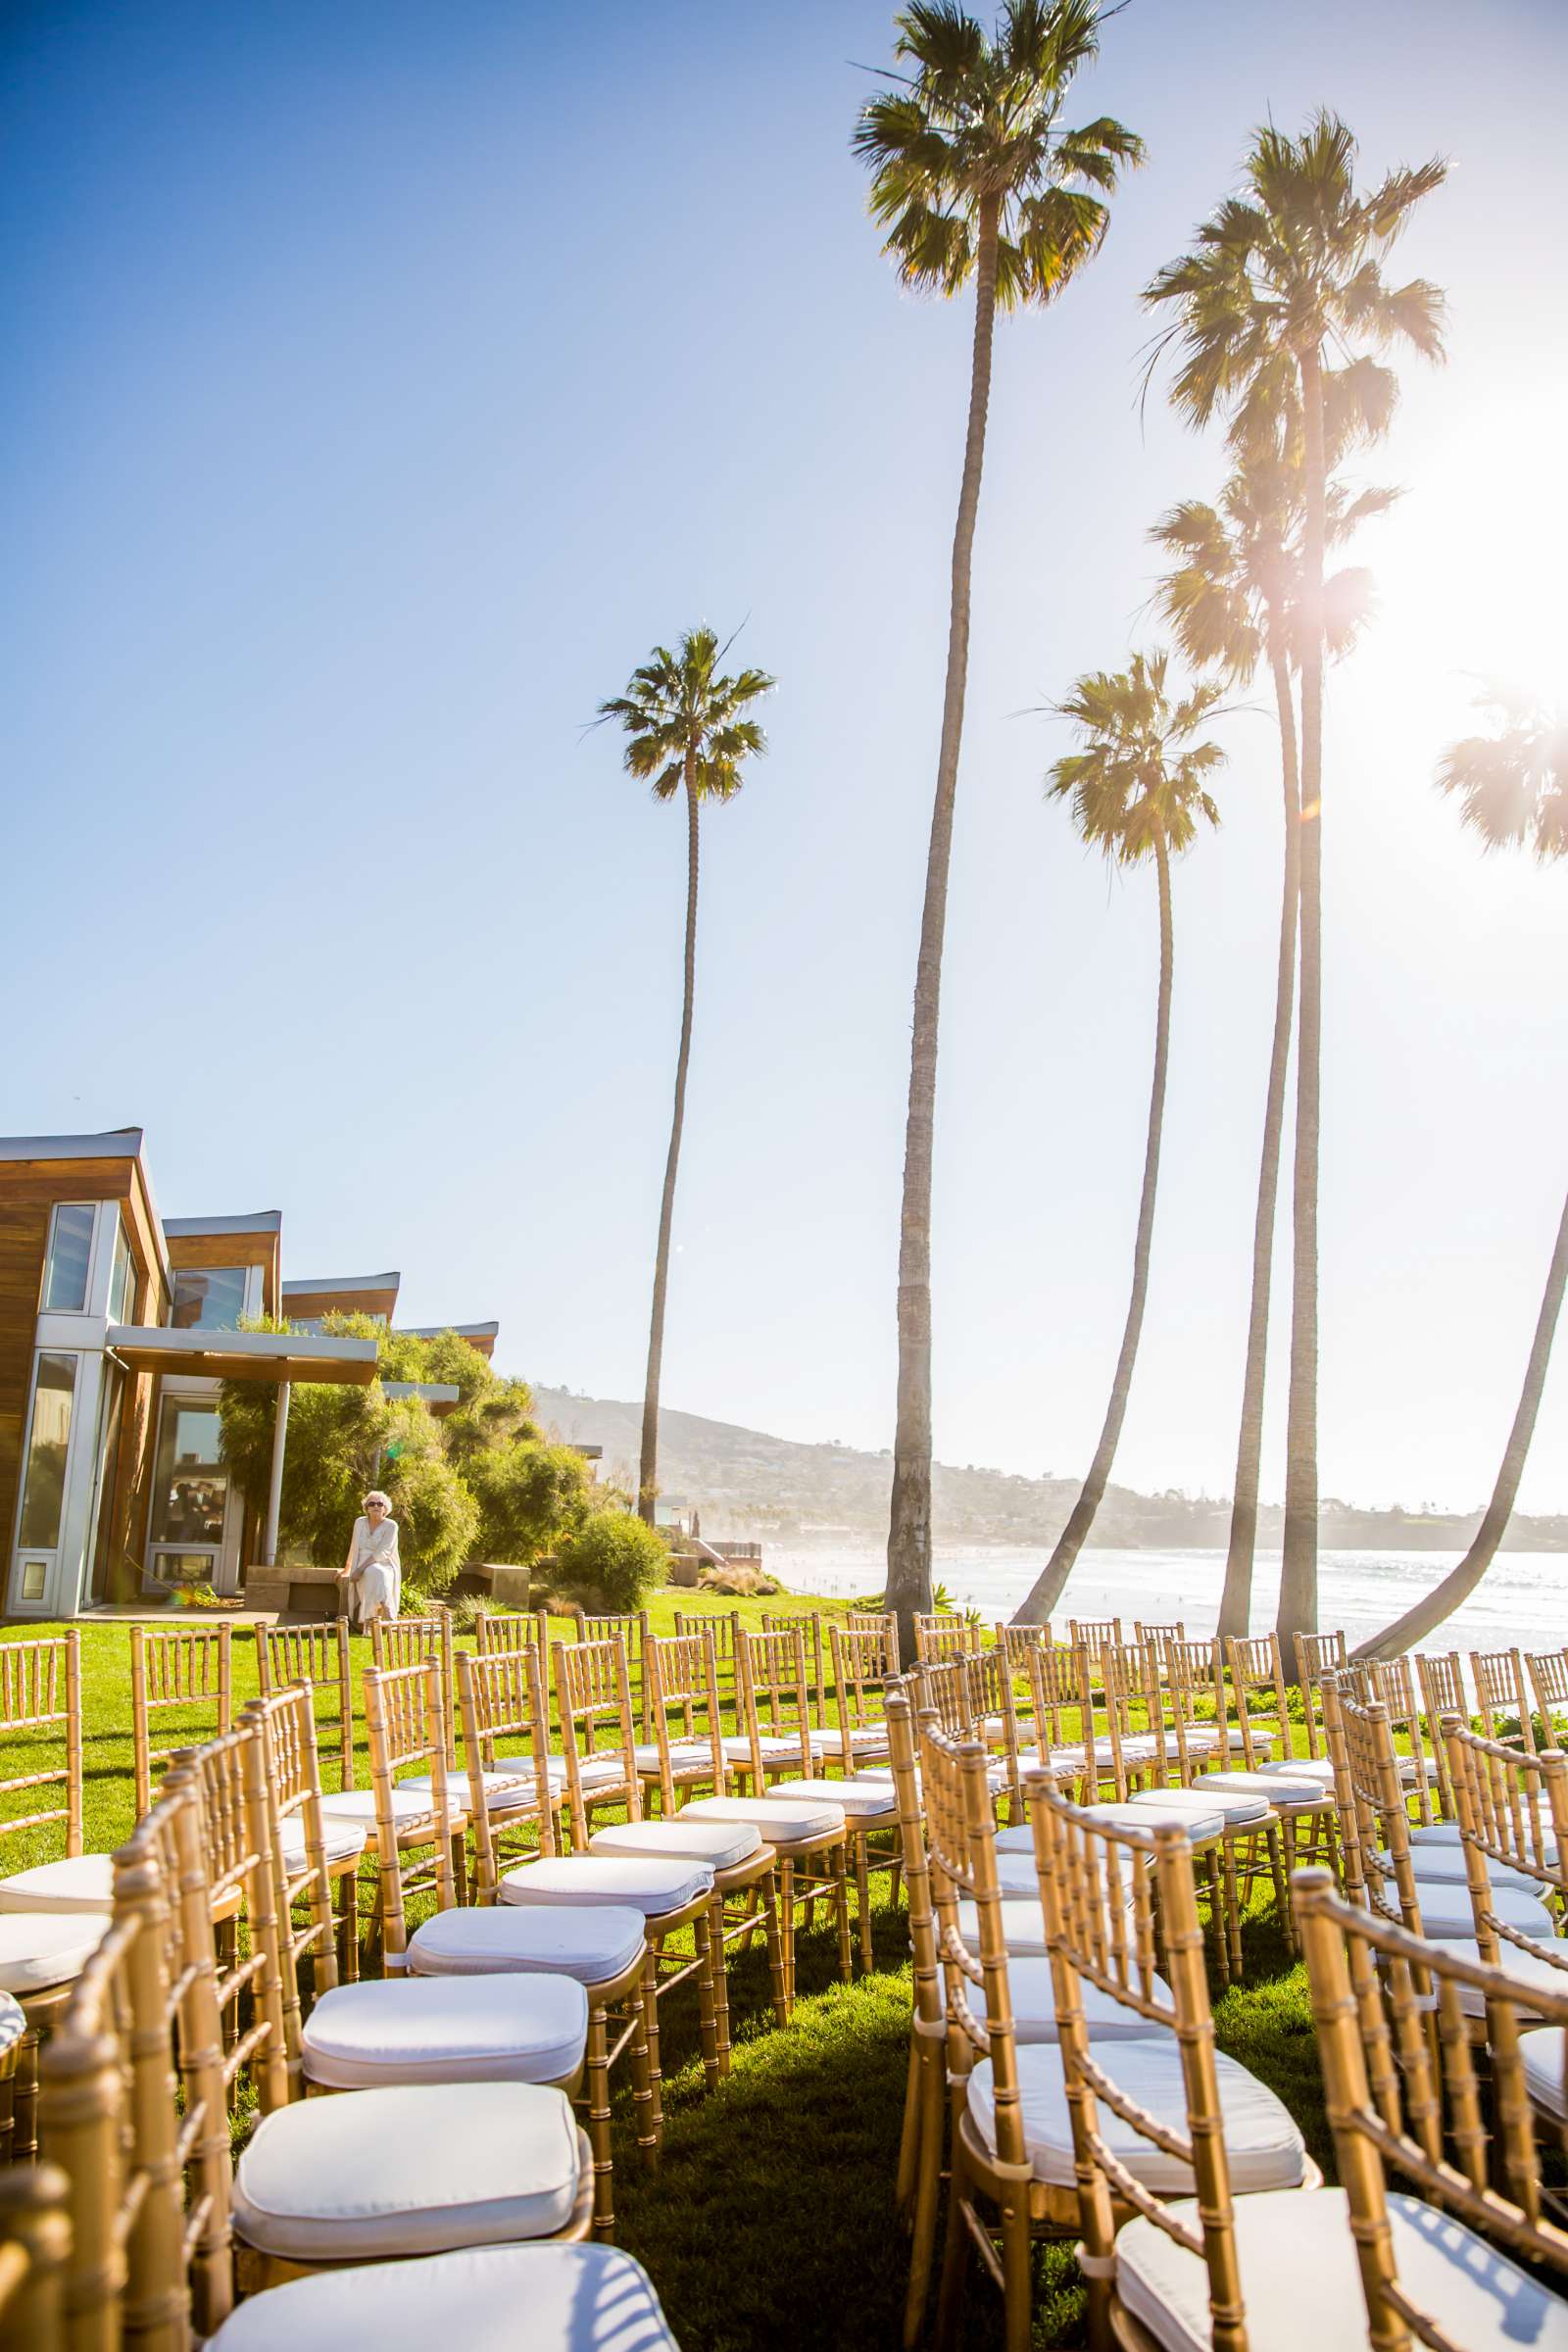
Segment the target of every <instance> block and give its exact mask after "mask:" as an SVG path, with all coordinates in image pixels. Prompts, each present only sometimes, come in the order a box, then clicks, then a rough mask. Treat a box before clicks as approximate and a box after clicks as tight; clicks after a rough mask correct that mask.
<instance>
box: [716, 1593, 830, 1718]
mask: <svg viewBox="0 0 1568 2352" xmlns="http://www.w3.org/2000/svg"><path fill="white" fill-rule="evenodd" d="M759 1623H760V1626H761V1629H762V1631H763V1633H764V1634H787V1633H788V1632H789V1630H790V1628H791V1627H792V1626H796V1625H798V1626H799V1627H800V1629H801V1635H802V1638H803V1640H804V1641H805V1643H806V1665H807V1672H808V1674H809V1678H810V1685H811V1697H812V1699H813V1701H814V1702H815V1705H816V1707H817V1710H818V1719H819V1720H824V1721H825V1717H823V1716H822V1715H821V1710H822V1709H823V1708H824V1707H825V1706H826V1704H827V1664H828V1657H827V1650H828V1645H827V1638H826V1636H825V1635H824V1633H823V1631H822V1612H821V1610H820V1609H763V1611H762V1612H761V1615H760V1619H759ZM734 1679H735V1656H734V1637H733V1634H732V1635H731V1646H730V1681H731V1683H733V1682H734Z"/></svg>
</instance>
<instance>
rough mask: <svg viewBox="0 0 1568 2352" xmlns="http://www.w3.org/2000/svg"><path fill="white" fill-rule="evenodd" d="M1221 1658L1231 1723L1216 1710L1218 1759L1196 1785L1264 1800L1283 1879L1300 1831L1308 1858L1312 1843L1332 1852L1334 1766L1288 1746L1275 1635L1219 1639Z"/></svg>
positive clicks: (1285, 1910)
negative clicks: (1274, 1820)
mask: <svg viewBox="0 0 1568 2352" xmlns="http://www.w3.org/2000/svg"><path fill="white" fill-rule="evenodd" d="M1225 1659H1226V1665H1227V1668H1228V1670H1229V1681H1230V1689H1231V1696H1232V1701H1233V1705H1234V1711H1235V1722H1234V1725H1233V1724H1232V1722H1231V1720H1230V1716H1229V1715H1228V1714H1222V1716H1221V1724H1220V1728H1221V1743H1220V1751H1219V1754H1220V1761H1219V1766H1218V1769H1217V1770H1216V1771H1214V1772H1212V1773H1209V1774H1208V1775H1206V1776H1205V1779H1204V1782H1203V1789H1204V1791H1205V1793H1209V1794H1212V1793H1216V1792H1218V1791H1221V1790H1228V1789H1250V1790H1251V1791H1253V1792H1254V1793H1255V1794H1257V1795H1260V1796H1265V1797H1266V1798H1267V1799H1268V1802H1269V1804H1270V1806H1271V1807H1272V1809H1273V1811H1274V1812H1275V1814H1276V1815H1277V1816H1278V1818H1279V1825H1280V1839H1281V1845H1282V1849H1283V1855H1284V1868H1285V1872H1286V1875H1287V1878H1288V1877H1289V1874H1290V1873H1291V1872H1292V1871H1293V1870H1294V1869H1295V1868H1296V1866H1297V1862H1298V1859H1299V1855H1300V1849H1301V1841H1302V1836H1303V1833H1305V1839H1306V1846H1307V1851H1308V1853H1309V1854H1312V1855H1313V1856H1314V1857H1315V1856H1316V1854H1317V1851H1318V1849H1319V1848H1321V1849H1322V1852H1323V1853H1324V1854H1330V1853H1331V1852H1332V1834H1333V1828H1334V1818H1335V1810H1336V1802H1335V1790H1334V1767H1333V1764H1332V1762H1331V1761H1330V1760H1329V1758H1328V1757H1327V1756H1323V1757H1315V1756H1298V1755H1296V1754H1294V1753H1293V1751H1292V1743H1291V1742H1292V1733H1291V1717H1290V1703H1289V1699H1288V1697H1287V1693H1286V1688H1285V1665H1284V1659H1283V1656H1282V1654H1281V1650H1280V1644H1279V1638H1278V1636H1277V1635H1275V1634H1264V1635H1260V1636H1258V1637H1256V1638H1254V1639H1250V1640H1247V1641H1240V1640H1238V1639H1237V1638H1236V1637H1235V1636H1232V1637H1231V1638H1230V1639H1229V1640H1227V1642H1226V1643H1225ZM1222 1696H1223V1687H1222ZM1238 1750H1239V1751H1240V1762H1239V1763H1238V1762H1236V1761H1235V1757H1236V1755H1237V1751H1238ZM1276 1892H1277V1895H1278V1899H1279V1911H1280V1926H1281V1928H1282V1929H1283V1930H1284V1934H1285V1940H1286V1942H1287V1944H1289V1943H1290V1940H1291V1937H1292V1936H1293V1934H1294V1932H1295V1931H1294V1927H1293V1922H1292V1916H1291V1907H1290V1901H1289V1897H1288V1894H1287V1890H1286V1887H1285V1886H1284V1885H1281V1884H1278V1883H1276Z"/></svg>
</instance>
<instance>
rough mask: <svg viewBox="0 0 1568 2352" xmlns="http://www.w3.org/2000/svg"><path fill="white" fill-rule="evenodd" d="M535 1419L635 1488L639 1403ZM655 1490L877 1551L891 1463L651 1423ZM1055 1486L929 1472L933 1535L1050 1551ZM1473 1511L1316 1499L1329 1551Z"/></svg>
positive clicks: (1165, 1538) (688, 1425) (1178, 1513)
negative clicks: (870, 1544)
mask: <svg viewBox="0 0 1568 2352" xmlns="http://www.w3.org/2000/svg"><path fill="white" fill-rule="evenodd" d="M534 1395H535V1397H536V1398H537V1400H538V1407H539V1412H540V1416H541V1418H542V1419H544V1420H546V1421H548V1422H549V1423H551V1425H552V1426H553V1427H554V1428H556V1429H557V1430H559V1432H560V1434H561V1435H562V1437H564V1438H566V1439H568V1440H571V1441H573V1442H574V1443H576V1444H578V1445H583V1446H603V1447H604V1475H605V1476H606V1477H607V1478H613V1479H614V1480H615V1481H616V1482H617V1483H618V1484H620V1485H622V1486H624V1487H626V1488H628V1489H632V1488H635V1486H636V1483H637V1455H638V1448H639V1446H640V1443H641V1438H642V1403H641V1400H640V1399H639V1400H637V1401H636V1402H620V1401H617V1400H613V1399H611V1398H605V1397H574V1396H573V1395H572V1394H571V1393H570V1391H569V1390H566V1389H547V1388H539V1387H536V1388H535V1390H534ZM659 1426H660V1436H659V1483H660V1487H661V1489H662V1492H663V1493H664V1494H665V1495H671V1496H673V1495H680V1496H681V1497H682V1498H683V1500H684V1501H685V1502H687V1503H695V1504H696V1505H697V1507H698V1509H699V1510H700V1511H701V1513H702V1519H703V1533H704V1534H705V1535H706V1536H710V1537H720V1536H730V1537H734V1538H736V1539H743V1538H746V1537H758V1538H761V1537H765V1536H769V1535H771V1536H774V1537H777V1538H779V1539H781V1540H784V1541H788V1542H790V1543H797V1542H808V1543H809V1542H810V1541H811V1540H812V1539H813V1538H820V1539H823V1540H827V1539H830V1538H834V1537H837V1538H840V1539H843V1538H845V1537H851V1538H854V1539H856V1540H857V1541H864V1540H866V1539H871V1540H876V1539H878V1538H880V1537H882V1536H884V1535H885V1534H886V1533H887V1521H888V1492H889V1489H890V1487H891V1484H892V1479H893V1458H892V1455H891V1454H888V1453H860V1452H858V1451H857V1450H856V1448H855V1447H854V1446H833V1445H828V1446H802V1445H798V1444H796V1443H795V1442H794V1441H793V1440H791V1439H789V1438H770V1437H767V1436H765V1435H764V1434H763V1432H762V1431H760V1430H756V1429H741V1428H738V1427H737V1426H736V1425H735V1424H734V1423H732V1422H729V1421H707V1420H704V1419H703V1417H702V1416H701V1414H698V1413H677V1412H671V1411H669V1410H668V1409H667V1408H666V1409H665V1410H664V1411H662V1413H661V1414H660V1425H659ZM1077 1492H1078V1488H1077V1482H1076V1481H1075V1480H1072V1479H1065V1478H1020V1477H1016V1476H1009V1475H1008V1474H1007V1473H1006V1472H1005V1471H1002V1470H976V1469H973V1468H968V1469H962V1470H960V1469H956V1468H955V1467H953V1465H952V1464H950V1463H946V1462H939V1463H938V1464H937V1467H936V1478H935V1508H936V1525H937V1535H938V1538H939V1540H940V1541H942V1542H944V1543H947V1544H1051V1543H1054V1541H1055V1538H1056V1536H1057V1535H1058V1534H1059V1533H1060V1530H1061V1527H1062V1525H1063V1522H1064V1521H1065V1519H1066V1516H1067V1513H1068V1511H1069V1510H1070V1509H1071V1507H1072V1504H1073V1501H1074V1498H1075V1496H1076V1495H1077ZM1480 1519H1481V1512H1480V1509H1479V1507H1478V1508H1477V1509H1476V1510H1475V1511H1473V1512H1470V1513H1468V1514H1465V1515H1460V1516H1452V1517H1444V1516H1438V1515H1433V1516H1430V1517H1428V1516H1421V1517H1417V1516H1415V1515H1413V1514H1410V1513H1406V1512H1403V1511H1378V1510H1361V1509H1357V1508H1356V1507H1355V1506H1354V1505H1352V1504H1348V1503H1340V1502H1325V1504H1324V1506H1323V1512H1322V1520H1321V1530H1322V1540H1323V1542H1324V1544H1328V1545H1330V1546H1334V1547H1341V1548H1359V1549H1368V1550H1388V1551H1416V1550H1433V1551H1444V1550H1452V1549H1455V1548H1461V1547H1462V1546H1463V1545H1464V1544H1468V1543H1469V1541H1470V1539H1471V1537H1472V1536H1473V1535H1474V1533H1475V1530H1476V1528H1477V1527H1478V1525H1479V1524H1480ZM1280 1520H1281V1513H1280V1512H1279V1511H1278V1510H1277V1509H1275V1510H1264V1511H1263V1512H1262V1513H1261V1514H1260V1520H1259V1534H1260V1536H1261V1538H1262V1541H1263V1543H1264V1544H1271V1543H1277V1542H1278V1540H1279V1534H1280ZM1229 1534H1230V1502H1229V1499H1228V1497H1224V1496H1221V1497H1217V1498H1215V1499H1212V1500H1210V1499H1206V1498H1205V1499H1202V1500H1199V1501H1194V1500H1193V1499H1192V1498H1191V1497H1190V1496H1188V1495H1177V1494H1169V1495H1138V1494H1135V1493H1134V1492H1133V1490H1132V1489H1131V1488H1130V1487H1111V1488H1110V1489H1109V1491H1108V1493H1107V1494H1106V1495H1105V1499H1104V1501H1103V1504H1102V1505H1101V1510H1100V1516H1099V1518H1098V1519H1097V1520H1096V1521H1095V1538H1094V1540H1095V1542H1096V1543H1097V1544H1125V1545H1129V1546H1132V1547H1137V1546H1139V1545H1147V1546H1149V1547H1150V1548H1152V1549H1164V1548H1167V1547H1169V1546H1171V1545H1179V1544H1192V1545H1195V1546H1212V1545H1214V1544H1224V1543H1225V1542H1226V1541H1227V1539H1228V1537H1229ZM1508 1548H1509V1549H1510V1550H1514V1551H1558V1550H1565V1549H1568V1515H1561V1516H1558V1517H1555V1518H1549V1519H1526V1518H1516V1519H1515V1520H1514V1522H1513V1525H1512V1527H1511V1528H1510V1529H1509V1531H1508Z"/></svg>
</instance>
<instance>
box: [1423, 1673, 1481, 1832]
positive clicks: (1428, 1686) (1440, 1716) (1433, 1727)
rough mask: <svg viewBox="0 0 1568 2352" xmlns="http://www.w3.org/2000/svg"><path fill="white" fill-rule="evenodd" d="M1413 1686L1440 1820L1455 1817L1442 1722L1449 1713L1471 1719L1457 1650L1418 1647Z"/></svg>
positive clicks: (1466, 1720)
mask: <svg viewBox="0 0 1568 2352" xmlns="http://www.w3.org/2000/svg"><path fill="white" fill-rule="evenodd" d="M1415 1679H1416V1688H1417V1690H1418V1691H1419V1692H1420V1697H1421V1714H1422V1719H1423V1732H1424V1738H1425V1744H1426V1747H1427V1749H1428V1752H1429V1753H1430V1755H1431V1757H1432V1764H1433V1771H1434V1774H1435V1776H1436V1779H1437V1787H1438V1816H1439V1819H1440V1820H1443V1821H1452V1820H1454V1819H1455V1818H1456V1813H1455V1805H1454V1794H1453V1784H1452V1782H1451V1780H1450V1778H1449V1775H1448V1749H1447V1742H1446V1740H1445V1739H1444V1737H1443V1725H1444V1722H1445V1720H1446V1717H1448V1716H1449V1715H1458V1716H1462V1717H1463V1719H1464V1721H1465V1722H1466V1723H1468V1722H1469V1720H1470V1702H1469V1700H1468V1698H1467V1697H1466V1696H1465V1688H1464V1666H1463V1663H1462V1662H1461V1660H1460V1656H1459V1652H1458V1651H1457V1650H1456V1649H1448V1650H1420V1651H1418V1652H1417V1654H1416V1658H1415Z"/></svg>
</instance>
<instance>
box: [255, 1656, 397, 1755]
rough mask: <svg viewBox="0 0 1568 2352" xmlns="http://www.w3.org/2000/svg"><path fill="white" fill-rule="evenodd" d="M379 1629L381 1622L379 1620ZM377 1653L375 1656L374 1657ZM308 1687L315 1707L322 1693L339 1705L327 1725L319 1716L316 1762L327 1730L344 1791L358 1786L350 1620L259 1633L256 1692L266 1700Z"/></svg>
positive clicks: (330, 1748) (330, 1751) (329, 1751)
mask: <svg viewBox="0 0 1568 2352" xmlns="http://www.w3.org/2000/svg"><path fill="white" fill-rule="evenodd" d="M376 1622H377V1624H378V1625H379V1623H380V1620H379V1619H377V1621H376ZM372 1654H373V1653H372ZM291 1683H303V1684H304V1685H305V1686H306V1688H307V1689H308V1690H309V1691H310V1692H311V1696H312V1704H313V1706H314V1704H315V1702H316V1696H317V1693H318V1692H321V1693H324V1694H325V1695H326V1696H327V1697H329V1698H334V1699H335V1700H336V1702H337V1705H336V1709H335V1712H334V1713H332V1714H330V1715H328V1716H327V1718H326V1720H325V1722H324V1724H323V1722H322V1720H321V1718H320V1716H318V1717H317V1757H318V1762H319V1759H320V1754H321V1737H322V1733H323V1731H324V1732H326V1733H328V1734H330V1733H332V1732H334V1731H335V1733H336V1738H335V1740H332V1742H331V1744H330V1746H329V1747H328V1749H327V1753H328V1755H330V1756H331V1757H332V1758H333V1760H334V1761H335V1763H336V1765H337V1785H338V1789H339V1792H340V1793H341V1791H342V1790H343V1789H352V1788H353V1786H354V1670H353V1667H352V1665H351V1664H350V1659H349V1628H348V1620H347V1618H346V1617H337V1618H334V1619H333V1620H332V1622H331V1623H330V1624H329V1625H327V1624H323V1625H270V1626H269V1625H259V1626H258V1627H257V1628H256V1688H257V1690H258V1691H259V1692H260V1693H261V1695H262V1697H263V1698H270V1697H271V1695H272V1693H273V1691H284V1690H287V1688H288V1687H289V1685H290V1684H291Z"/></svg>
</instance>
